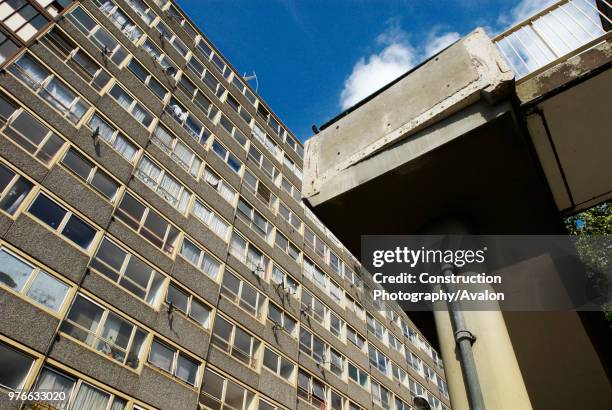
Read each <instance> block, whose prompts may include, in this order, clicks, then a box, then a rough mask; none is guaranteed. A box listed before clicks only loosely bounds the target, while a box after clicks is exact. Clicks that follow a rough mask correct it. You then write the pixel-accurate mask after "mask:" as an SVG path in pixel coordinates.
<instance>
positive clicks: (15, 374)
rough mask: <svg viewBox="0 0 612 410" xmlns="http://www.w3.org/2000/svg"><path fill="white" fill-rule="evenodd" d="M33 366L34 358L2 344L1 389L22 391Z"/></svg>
mask: <svg viewBox="0 0 612 410" xmlns="http://www.w3.org/2000/svg"><path fill="white" fill-rule="evenodd" d="M33 364H34V359H33V358H32V357H30V356H28V355H26V354H25V353H22V352H20V351H19V350H16V349H14V348H12V347H10V346H8V345H6V344H4V343H2V342H0V387H2V388H4V389H7V390H11V391H16V390H20V389H22V388H23V386H24V383H25V381H26V378H27V377H28V374H29V373H30V369H31V368H32V365H33Z"/></svg>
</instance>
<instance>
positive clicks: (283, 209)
mask: <svg viewBox="0 0 612 410" xmlns="http://www.w3.org/2000/svg"><path fill="white" fill-rule="evenodd" d="M278 214H279V215H280V216H281V217H282V218H283V219H284V220H285V221H287V222H289V223H290V224H291V226H293V227H294V228H295V229H296V230H297V231H298V232H301V231H302V221H301V220H300V218H298V217H297V216H296V215H295V214H294V213H293V211H290V210H289V208H288V207H287V206H286V205H285V204H283V203H282V202H280V201H279V203H278Z"/></svg>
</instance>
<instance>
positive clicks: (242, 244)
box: [229, 232, 270, 279]
mask: <svg viewBox="0 0 612 410" xmlns="http://www.w3.org/2000/svg"><path fill="white" fill-rule="evenodd" d="M229 252H230V254H232V255H233V256H234V257H236V258H237V259H239V260H240V261H241V262H243V263H244V264H245V265H247V266H248V267H249V269H251V270H252V271H253V274H256V275H258V276H260V277H262V278H263V279H265V275H266V273H267V272H268V264H269V263H270V258H268V257H267V256H266V255H264V254H263V252H261V251H260V250H259V249H257V248H256V247H255V246H253V244H251V243H250V242H248V241H247V240H246V239H244V238H243V237H242V236H241V235H238V234H237V233H236V232H234V233H233V234H232V240H231V242H230V249H229Z"/></svg>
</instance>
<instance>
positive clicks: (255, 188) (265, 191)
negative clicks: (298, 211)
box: [243, 169, 276, 210]
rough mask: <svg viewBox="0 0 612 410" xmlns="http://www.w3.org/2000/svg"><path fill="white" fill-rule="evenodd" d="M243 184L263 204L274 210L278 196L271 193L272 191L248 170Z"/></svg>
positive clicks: (245, 172)
mask: <svg viewBox="0 0 612 410" xmlns="http://www.w3.org/2000/svg"><path fill="white" fill-rule="evenodd" d="M243 182H244V186H245V187H246V188H247V189H249V191H251V192H252V193H253V195H255V196H256V197H257V198H258V199H259V200H260V201H261V202H263V204H264V205H266V206H267V207H268V208H270V209H272V210H273V209H274V204H275V203H276V195H274V194H273V193H272V191H270V189H269V188H268V187H267V186H266V185H265V184H264V183H263V182H261V181H260V180H259V179H258V178H257V177H256V176H255V175H253V173H251V171H249V170H248V169H245V170H244V178H243Z"/></svg>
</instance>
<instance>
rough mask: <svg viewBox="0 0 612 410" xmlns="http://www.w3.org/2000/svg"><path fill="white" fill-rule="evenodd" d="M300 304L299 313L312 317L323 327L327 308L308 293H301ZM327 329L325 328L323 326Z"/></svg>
mask: <svg viewBox="0 0 612 410" xmlns="http://www.w3.org/2000/svg"><path fill="white" fill-rule="evenodd" d="M300 302H301V306H302V307H301V313H302V314H306V315H308V316H310V317H312V318H313V319H314V320H316V321H317V322H319V323H320V324H321V325H322V326H325V318H326V316H327V311H328V308H327V306H325V305H324V304H323V303H321V301H320V300H319V299H318V298H317V297H316V296H312V295H311V294H310V293H309V292H306V291H302V300H301V301H300ZM325 327H327V326H325Z"/></svg>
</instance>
